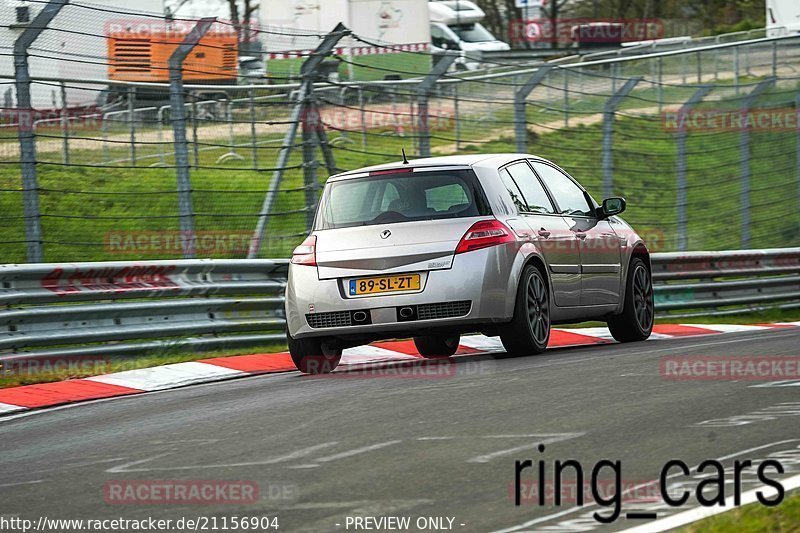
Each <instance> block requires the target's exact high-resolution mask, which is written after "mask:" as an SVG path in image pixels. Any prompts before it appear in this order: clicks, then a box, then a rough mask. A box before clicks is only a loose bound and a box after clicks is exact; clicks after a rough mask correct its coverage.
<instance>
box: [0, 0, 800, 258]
mask: <svg viewBox="0 0 800 533" xmlns="http://www.w3.org/2000/svg"><path fill="white" fill-rule="evenodd" d="M39 6H40V7H41V9H38V10H37V14H36V15H35V17H32V18H31V20H30V21H29V22H27V23H25V24H20V23H18V22H17V21H16V20H15V19H14V18H13V13H9V12H7V11H2V16H0V31H2V33H0V101H2V102H3V103H2V114H1V115H0V169H2V172H1V173H0V257H2V262H3V263H12V262H39V261H60V262H63V261H99V260H126V259H127V260H133V259H177V258H192V257H215V258H246V257H250V258H254V257H261V258H263V257H285V256H287V255H288V254H289V253H290V252H291V250H292V248H293V247H294V246H296V245H297V244H298V243H299V242H300V241H301V240H302V238H303V236H304V235H305V234H306V233H307V231H308V230H309V227H310V225H311V223H312V221H313V213H314V209H315V206H316V202H317V198H318V195H319V191H320V189H321V186H322V184H323V183H324V181H325V179H326V178H327V176H328V175H330V174H331V173H333V172H337V171H340V170H349V169H353V168H358V167H361V166H365V165H370V164H377V163H384V162H388V161H397V160H399V158H400V153H401V150H403V149H405V150H406V152H407V153H408V154H409V156H410V157H411V156H417V157H419V156H427V155H451V154H464V153H491V152H515V151H519V152H528V153H533V154H536V155H541V156H543V157H546V158H549V159H552V160H553V161H555V162H556V163H558V164H559V165H561V166H563V167H564V168H565V169H566V170H567V171H569V172H570V173H572V174H573V175H574V176H575V177H576V178H577V179H578V180H579V181H581V183H583V184H584V185H585V186H586V187H587V188H588V189H589V191H590V192H591V193H592V194H593V196H595V197H596V198H600V197H604V196H611V195H619V196H624V197H626V199H627V200H628V205H629V208H628V211H627V213H626V219H627V220H628V221H629V222H631V223H632V224H634V226H635V227H637V229H638V230H639V231H640V232H641V233H642V234H643V235H644V237H645V238H646V239H647V241H648V243H649V245H650V247H651V248H652V249H653V250H654V251H680V250H693V249H702V250H716V249H737V248H754V247H755V248H767V247H787V246H797V245H799V244H800V214H798V209H797V207H798V205H800V127H799V126H798V104H800V96H798V95H800V85H799V84H798V81H800V74H798V68H799V67H800V36H780V37H770V38H765V37H758V38H753V39H747V40H743V41H734V42H717V41H710V42H707V43H706V42H704V43H702V45H701V46H693V47H677V48H675V49H668V50H666V51H665V50H663V49H661V50H659V51H653V50H650V51H649V52H651V53H647V54H642V53H639V54H612V55H611V56H608V55H600V56H594V58H591V57H590V58H588V59H589V60H588V61H587V58H583V60H581V61H577V59H576V58H569V57H568V58H564V59H562V60H555V61H551V62H549V63H539V64H537V65H533V66H532V65H531V64H530V63H522V62H518V61H512V60H506V61H498V60H496V59H489V58H483V57H481V56H480V55H476V56H474V57H465V56H462V55H449V54H444V55H442V54H439V55H435V54H431V53H430V52H429V51H428V49H427V48H426V47H425V46H419V45H415V46H408V45H394V44H387V43H382V42H376V41H374V40H371V39H367V38H364V37H363V36H360V35H354V34H352V33H351V32H350V31H349V30H348V29H347V28H345V27H343V26H340V27H337V28H336V29H334V30H333V31H332V32H331V33H328V34H313V33H303V34H287V33H286V32H285V31H280V30H275V31H272V30H270V29H261V28H252V29H250V31H251V32H252V33H253V34H254V35H255V36H256V38H258V39H260V40H262V41H270V42H272V43H273V45H275V43H278V45H275V46H279V47H281V48H285V49H283V50H275V49H274V48H273V51H272V52H270V54H269V59H268V60H267V70H268V71H269V74H268V76H267V77H262V78H260V79H257V80H255V79H250V78H243V77H242V75H241V74H240V73H239V72H238V68H237V65H236V46H237V41H238V35H237V28H236V27H234V26H233V25H230V24H227V23H225V22H221V21H214V20H202V21H196V20H191V21H190V20H175V19H168V18H164V17H162V16H158V15H153V14H148V13H137V12H134V11H126V12H120V11H119V10H117V11H113V10H110V9H108V8H103V7H101V6H96V5H92V4H88V3H74V2H70V3H66V2H63V1H61V0H52V1H50V2H40V3H39ZM3 17H5V19H4V18H3ZM42 17H43V18H42ZM48 17H49V18H48ZM142 27H145V28H147V29H146V31H144V30H141V28H142ZM136 32H139V33H136ZM137 39H138V40H137ZM143 41H146V42H145V45H146V46H145V45H142V42H143ZM378 59H379V60H378Z"/></svg>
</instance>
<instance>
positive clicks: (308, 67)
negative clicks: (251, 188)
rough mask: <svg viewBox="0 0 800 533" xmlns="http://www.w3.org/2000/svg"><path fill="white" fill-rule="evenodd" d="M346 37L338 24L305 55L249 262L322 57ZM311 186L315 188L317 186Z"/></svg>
mask: <svg viewBox="0 0 800 533" xmlns="http://www.w3.org/2000/svg"><path fill="white" fill-rule="evenodd" d="M347 35H350V30H348V29H347V28H346V27H345V26H344V24H342V23H339V24H337V25H336V27H335V28H334V29H333V31H332V32H330V33H329V34H328V35H326V36H325V38H324V39H323V40H322V42H321V43H320V44H319V46H318V47H317V48H316V49H315V50H314V51H313V52H312V53H311V54H310V55H309V56H308V59H306V60H305V61H304V62H303V66H302V67H301V68H300V77H301V79H302V83H301V84H300V89H299V91H298V95H297V103H296V104H295V106H294V109H293V110H292V116H291V120H290V125H289V131H287V132H286V135H285V136H284V137H283V144H282V145H281V151H280V154H279V155H278V163H277V166H276V168H275V172H274V173H273V174H272V180H270V183H269V188H268V189H267V193H266V195H265V196H264V203H263V204H262V205H261V211H260V212H259V214H258V222H257V223H256V229H255V231H254V232H253V237H252V238H251V239H250V248H249V250H248V251H247V258H248V259H255V258H256V257H258V252H259V251H260V250H261V245H262V241H263V240H264V233H265V231H266V229H267V220H268V219H269V215H270V213H271V212H272V203H273V202H274V201H275V196H276V193H277V190H278V188H279V187H280V185H281V180H282V179H283V173H284V172H285V171H286V167H287V166H288V164H289V156H291V154H292V148H293V146H294V142H295V137H296V136H297V128H298V126H299V124H300V121H301V120H302V121H306V120H307V119H308V116H307V114H308V112H309V108H310V106H309V104H310V103H311V102H312V101H313V98H314V81H315V80H316V76H317V69H318V68H319V65H320V63H322V61H324V60H325V57H327V56H328V55H329V54H330V53H331V52H332V51H333V47H334V46H336V44H337V43H338V42H339V41H340V40H341V39H342V38H343V37H345V36H347ZM313 109H314V111H316V107H313ZM317 113H318V111H317ZM319 127H320V129H322V124H319ZM318 133H319V138H322V137H324V136H325V132H324V131H321V132H318ZM304 146H305V145H304ZM325 150H328V146H327V143H325V144H324V146H323V153H324V154H325V158H326V164H327V165H330V166H333V165H332V163H333V159H332V155H330V154H329V153H328V152H325ZM329 159H330V160H329ZM314 185H316V183H315V184H314Z"/></svg>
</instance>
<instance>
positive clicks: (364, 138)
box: [358, 85, 369, 152]
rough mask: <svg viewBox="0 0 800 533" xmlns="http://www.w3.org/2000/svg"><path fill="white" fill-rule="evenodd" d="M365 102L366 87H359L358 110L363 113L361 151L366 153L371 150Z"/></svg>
mask: <svg viewBox="0 0 800 533" xmlns="http://www.w3.org/2000/svg"><path fill="white" fill-rule="evenodd" d="M364 106H365V102H364V86H363V85H359V86H358V108H359V110H360V112H361V150H363V151H364V152H366V151H367V149H368V148H369V140H368V138H367V111H366V108H365V107H364Z"/></svg>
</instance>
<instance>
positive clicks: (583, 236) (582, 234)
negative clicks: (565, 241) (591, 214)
mask: <svg viewBox="0 0 800 533" xmlns="http://www.w3.org/2000/svg"><path fill="white" fill-rule="evenodd" d="M575 236H576V237H577V238H579V239H581V240H583V239H585V238H586V234H585V233H583V232H582V231H576V232H575Z"/></svg>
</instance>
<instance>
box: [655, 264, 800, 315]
mask: <svg viewBox="0 0 800 533" xmlns="http://www.w3.org/2000/svg"><path fill="white" fill-rule="evenodd" d="M652 265H653V280H654V293H655V300H656V311H657V314H658V315H659V316H661V317H665V316H666V317H676V318H677V317H696V316H723V315H731V314H740V313H743V312H748V311H760V310H764V309H767V308H781V309H792V308H797V307H800V248H774V249H766V250H740V251H726V252H678V253H661V254H653V255H652Z"/></svg>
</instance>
